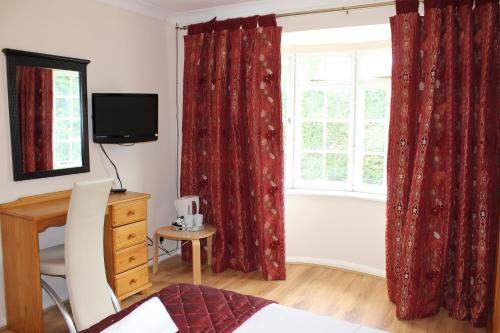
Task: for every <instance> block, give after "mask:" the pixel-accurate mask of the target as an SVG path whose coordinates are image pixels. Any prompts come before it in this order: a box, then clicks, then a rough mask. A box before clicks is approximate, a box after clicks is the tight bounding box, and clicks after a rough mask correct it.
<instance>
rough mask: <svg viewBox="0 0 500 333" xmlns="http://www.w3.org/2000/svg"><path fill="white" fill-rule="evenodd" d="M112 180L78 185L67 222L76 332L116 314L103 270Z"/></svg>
mask: <svg viewBox="0 0 500 333" xmlns="http://www.w3.org/2000/svg"><path fill="white" fill-rule="evenodd" d="M112 182H113V179H112V178H107V179H102V180H96V181H85V182H77V183H75V185H74V187H73V191H72V192H71V199H70V203H69V210H68V217H67V221H66V233H65V235H66V237H65V238H66V239H65V246H64V248H65V250H64V251H65V253H64V257H65V267H66V281H67V285H68V293H69V301H70V304H71V310H72V312H73V318H74V321H75V326H76V328H77V329H78V330H79V331H80V330H83V329H86V328H88V327H90V326H92V325H93V324H95V323H97V322H98V321H100V320H102V319H103V318H105V317H107V316H109V315H111V314H113V313H115V310H114V307H113V303H112V301H111V297H110V295H109V287H108V282H107V280H106V270H105V267H104V250H103V238H104V218H105V215H106V206H107V203H108V198H109V193H110V189H111V184H112Z"/></svg>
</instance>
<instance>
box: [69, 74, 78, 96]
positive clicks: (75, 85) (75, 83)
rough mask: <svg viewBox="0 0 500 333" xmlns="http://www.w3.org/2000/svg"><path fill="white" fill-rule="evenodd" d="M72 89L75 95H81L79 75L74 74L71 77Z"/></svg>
mask: <svg viewBox="0 0 500 333" xmlns="http://www.w3.org/2000/svg"><path fill="white" fill-rule="evenodd" d="M71 81H72V82H71V84H72V85H71V90H72V93H73V96H80V79H79V78H78V76H73V77H72V78H71Z"/></svg>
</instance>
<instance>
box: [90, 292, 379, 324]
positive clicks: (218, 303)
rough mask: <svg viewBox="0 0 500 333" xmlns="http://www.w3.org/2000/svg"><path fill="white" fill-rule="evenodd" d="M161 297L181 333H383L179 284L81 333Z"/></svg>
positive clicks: (112, 320)
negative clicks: (151, 299) (153, 298)
mask: <svg viewBox="0 0 500 333" xmlns="http://www.w3.org/2000/svg"><path fill="white" fill-rule="evenodd" d="M152 297H158V298H159V299H160V301H161V302H162V303H163V305H164V306H165V308H166V310H167V312H168V314H169V315H170V317H171V318H172V320H173V321H174V322H175V324H176V325H177V327H178V329H179V332H180V333H198V332H200V333H201V332H203V333H226V332H235V333H256V332H259V333H266V332H269V333H271V332H272V333H279V332H287V333H299V332H300V333H302V332H315V333H327V332H328V333H335V332H339V333H340V332H341V333H381V332H383V331H380V330H376V329H371V328H367V327H363V326H360V325H355V324H351V323H347V322H344V321H340V320H335V319H333V318H331V317H327V316H320V315H315V314H312V313H309V312H306V311H301V310H297V309H293V308H290V307H287V306H284V305H280V304H277V303H275V302H273V301H269V300H266V299H263V298H259V297H254V296H248V295H242V294H239V293H235V292H232V291H227V290H221V289H216V288H211V287H207V286H195V285H191V284H176V285H172V286H169V287H167V288H165V289H163V290H161V291H159V292H158V293H156V294H153V295H151V296H149V297H148V298H146V299H144V300H142V301H140V302H138V303H136V304H134V305H132V306H130V307H128V308H127V309H125V310H122V311H120V312H118V313H116V314H114V315H111V316H109V317H107V318H105V319H103V320H102V321H100V322H99V323H97V324H95V325H94V326H92V327H90V328H88V329H86V330H84V331H82V333H98V332H101V331H102V330H104V329H106V328H107V327H109V326H111V325H113V324H114V323H116V322H117V321H119V320H121V319H123V318H124V317H125V316H127V315H128V314H129V313H130V312H131V311H133V310H134V309H136V308H137V307H138V306H139V305H140V304H142V303H143V302H145V301H147V300H149V299H150V298H152Z"/></svg>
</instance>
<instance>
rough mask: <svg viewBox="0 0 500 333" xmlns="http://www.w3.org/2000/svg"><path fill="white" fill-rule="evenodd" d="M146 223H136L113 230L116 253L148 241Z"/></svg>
mask: <svg viewBox="0 0 500 333" xmlns="http://www.w3.org/2000/svg"><path fill="white" fill-rule="evenodd" d="M146 237H147V225H146V221H141V222H136V223H131V224H127V225H124V226H122V227H118V228H113V248H114V249H115V251H118V250H122V249H125V248H127V247H131V246H132V245H136V244H139V243H143V242H145V241H146Z"/></svg>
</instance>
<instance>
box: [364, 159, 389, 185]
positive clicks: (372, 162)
mask: <svg viewBox="0 0 500 333" xmlns="http://www.w3.org/2000/svg"><path fill="white" fill-rule="evenodd" d="M383 180H384V157H383V156H376V155H366V156H365V157H364V159H363V183H365V184H373V185H382V183H383Z"/></svg>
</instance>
